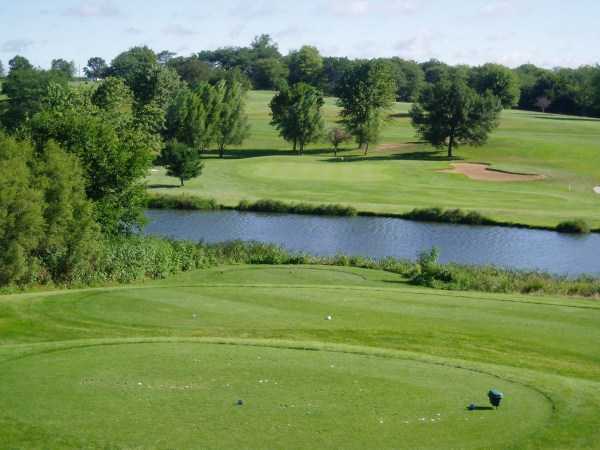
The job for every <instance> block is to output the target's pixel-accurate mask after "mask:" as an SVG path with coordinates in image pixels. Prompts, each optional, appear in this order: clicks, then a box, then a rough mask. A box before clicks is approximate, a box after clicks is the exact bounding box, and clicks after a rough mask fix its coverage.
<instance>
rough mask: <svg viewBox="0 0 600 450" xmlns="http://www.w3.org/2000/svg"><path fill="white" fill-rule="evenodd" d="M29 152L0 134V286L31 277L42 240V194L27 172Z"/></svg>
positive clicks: (29, 160)
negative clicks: (36, 253)
mask: <svg viewBox="0 0 600 450" xmlns="http://www.w3.org/2000/svg"><path fill="white" fill-rule="evenodd" d="M32 157H33V149H32V148H31V146H28V145H25V144H19V143H18V142H17V141H16V140H14V139H12V138H9V137H6V136H5V135H3V134H2V133H1V132H0V175H1V176H0V285H8V284H12V283H21V282H28V281H30V280H31V279H32V278H33V274H32V270H33V266H34V265H35V260H34V251H35V249H36V248H37V247H38V244H39V242H40V240H41V238H42V234H43V230H44V219H43V216H42V208H43V201H42V193H41V192H40V191H39V190H37V189H35V188H34V186H35V181H36V180H35V178H34V174H33V173H32V170H31V165H30V163H31V160H32Z"/></svg>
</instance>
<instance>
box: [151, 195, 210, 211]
mask: <svg viewBox="0 0 600 450" xmlns="http://www.w3.org/2000/svg"><path fill="white" fill-rule="evenodd" d="M146 207H147V208H150V209H181V210H189V211H215V210H218V209H221V206H220V205H219V204H218V203H217V202H216V201H215V200H214V199H212V198H202V197H196V196H192V195H186V194H181V195H164V194H149V195H148V196H147V199H146Z"/></svg>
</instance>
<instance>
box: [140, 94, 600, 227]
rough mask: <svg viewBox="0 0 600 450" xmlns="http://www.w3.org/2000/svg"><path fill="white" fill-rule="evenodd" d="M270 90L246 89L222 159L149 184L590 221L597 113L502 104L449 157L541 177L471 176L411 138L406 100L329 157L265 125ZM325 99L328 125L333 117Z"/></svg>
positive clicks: (537, 220)
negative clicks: (485, 136) (472, 140)
mask: <svg viewBox="0 0 600 450" xmlns="http://www.w3.org/2000/svg"><path fill="white" fill-rule="evenodd" d="M271 96H272V93H271V92H251V93H250V96H249V101H248V112H249V116H250V123H251V125H252V131H251V132H252V135H251V137H250V138H249V139H248V140H247V141H246V142H245V144H244V145H243V146H242V147H240V148H235V149H231V150H229V151H228V157H227V158H226V159H225V160H219V159H218V158H216V155H214V154H211V155H209V157H208V160H207V161H206V168H205V170H204V173H203V175H202V176H201V177H200V178H198V179H196V180H192V181H189V182H187V183H186V186H185V187H184V188H176V186H177V184H178V183H177V182H176V180H174V179H171V178H169V177H166V176H165V172H164V171H162V170H159V171H158V172H154V173H153V174H152V175H151V176H150V177H149V180H148V183H149V185H150V187H151V188H150V190H151V191H159V192H163V193H171V194H174V193H181V192H185V193H188V194H192V195H200V196H203V197H212V198H215V199H216V200H217V201H218V202H219V203H221V204H224V205H227V206H234V205H237V203H238V202H239V201H240V200H242V199H247V200H251V201H255V200H259V199H265V198H267V199H274V200H281V201H287V202H315V203H343V204H347V205H350V206H353V207H354V208H356V209H357V210H359V211H372V212H379V213H404V212H407V211H409V210H412V209H413V208H422V207H432V206H440V207H444V208H462V209H467V210H477V211H479V212H481V213H483V214H484V215H486V216H488V217H490V218H492V219H494V220H498V221H503V222H518V223H524V224H528V225H536V226H556V225H557V224H558V223H559V222H562V221H565V220H574V219H585V220H587V221H588V222H589V223H590V224H591V225H592V227H593V228H598V227H600V196H599V195H597V194H594V192H593V190H592V189H593V187H594V186H596V185H600V121H599V120H595V119H587V118H575V117H566V116H556V115H550V114H541V113H535V112H523V111H505V112H504V113H503V115H502V121H501V126H500V128H499V129H498V130H496V131H495V132H494V133H493V135H492V136H491V139H490V141H489V143H488V144H487V145H485V146H483V147H481V148H468V147H465V148H461V149H459V150H458V153H457V154H458V157H459V158H461V159H463V160H465V161H471V162H486V163H491V164H492V167H494V168H497V169H502V170H509V171H515V172H519V173H539V174H543V175H545V176H546V177H547V178H546V179H545V180H543V181H531V182H516V183H515V182H511V183H506V182H485V181H474V180H470V179H468V178H466V177H465V176H463V175H460V174H449V173H440V172H439V171H440V170H442V169H446V168H448V167H449V162H448V161H447V160H446V158H445V155H444V152H437V151H435V150H434V149H432V148H430V147H429V146H427V145H425V144H420V143H417V142H415V136H414V131H413V129H412V127H411V125H410V121H409V118H408V115H407V113H408V110H409V108H410V105H409V104H396V105H395V106H394V108H393V110H392V111H391V115H390V120H389V123H388V125H387V127H386V128H385V131H384V133H383V138H382V142H381V145H380V146H379V148H378V149H375V150H372V151H371V152H370V154H369V155H367V156H366V157H363V156H362V152H360V151H358V150H356V149H352V148H350V147H348V148H346V149H345V150H344V151H343V152H342V153H341V154H340V157H339V158H334V157H333V154H332V152H331V150H330V149H329V148H328V145H327V144H325V143H322V144H318V145H313V146H310V148H309V149H308V151H307V152H306V153H307V154H305V155H304V156H296V155H294V154H293V152H292V151H291V148H290V146H289V145H288V144H286V143H285V142H284V141H282V140H281V139H280V138H279V137H278V136H277V133H276V131H275V130H274V129H273V128H272V127H271V126H270V125H269V120H270V118H269V109H268V102H269V100H270V98H271ZM337 113H338V108H337V107H336V106H335V100H334V99H331V98H330V99H327V103H326V107H325V116H326V120H327V124H328V126H333V125H334V124H335V121H336V119H337ZM342 157H343V158H342Z"/></svg>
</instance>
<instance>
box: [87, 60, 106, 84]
mask: <svg viewBox="0 0 600 450" xmlns="http://www.w3.org/2000/svg"><path fill="white" fill-rule="evenodd" d="M107 70H108V64H106V61H105V60H104V59H103V58H100V57H99V56H94V57H93V58H90V59H88V62H87V66H86V67H84V68H83V73H84V74H85V76H86V77H87V78H88V79H90V80H99V79H101V78H104V77H105V76H106V73H107Z"/></svg>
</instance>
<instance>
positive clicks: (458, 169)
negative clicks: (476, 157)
mask: <svg viewBox="0 0 600 450" xmlns="http://www.w3.org/2000/svg"><path fill="white" fill-rule="evenodd" d="M451 165H452V169H446V170H441V171H440V172H443V173H460V174H463V175H466V176H467V177H469V178H470V179H472V180H478V181H536V180H543V179H544V178H545V177H544V175H536V174H522V173H513V172H504V171H501V170H496V169H490V168H489V167H488V166H487V165H485V164H473V163H452V164H451Z"/></svg>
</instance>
